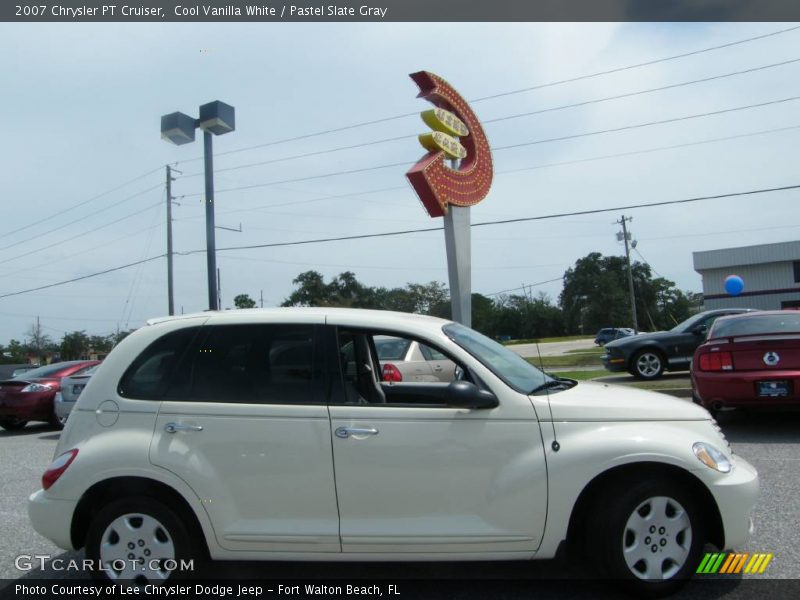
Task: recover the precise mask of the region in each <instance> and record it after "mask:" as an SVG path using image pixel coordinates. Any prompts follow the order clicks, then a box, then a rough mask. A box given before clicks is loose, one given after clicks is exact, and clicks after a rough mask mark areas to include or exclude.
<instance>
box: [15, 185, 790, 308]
mask: <svg viewBox="0 0 800 600" xmlns="http://www.w3.org/2000/svg"><path fill="white" fill-rule="evenodd" d="M795 189H800V184H798V185H789V186H782V187H774V188H762V189H757V190H748V191H745V192H730V193H727V194H717V195H713V196H697V197H694V198H684V199H681V200H664V201H662V202H650V203H642V204H628V205H625V206H614V207H609V208H594V209H588V210H581V211H574V212H567V213H555V214H550V215H540V216H536V217H518V218H514V219H501V220H494V221H483V222H479V223H472V225H471V227H483V226H487V225H504V224H509V223H524V222H527V221H543V220H547V219H560V218H563V217H574V216H582V215H594V214H601V213H607V212H617V211H620V210H631V209H634V208H652V207H655V206H670V205H676V204H688V203H693V202H703V201H707V200H719V199H722V198H735V197H739V196H751V195H754V194H765V193H770V192H781V191H787V190H795ZM442 229H443V228H442V227H423V228H419V229H406V230H402V231H387V232H382V233H369V234H361V235H349V236H339V237H331V238H319V239H313V240H297V241H293V242H273V243H269V244H251V245H247V246H228V247H225V248H217V251H219V252H222V251H226V250H252V249H255V248H276V247H283V246H303V245H307V244H319V243H323V242H342V241H349V240H361V239H370V238H380V237H390V236H399V235H408V234H411V233H427V232H430V231H442ZM202 252H205V249H202V250H187V251H184V252H179V253H178V254H182V255H189V254H198V253H202ZM0 297H2V296H0Z"/></svg>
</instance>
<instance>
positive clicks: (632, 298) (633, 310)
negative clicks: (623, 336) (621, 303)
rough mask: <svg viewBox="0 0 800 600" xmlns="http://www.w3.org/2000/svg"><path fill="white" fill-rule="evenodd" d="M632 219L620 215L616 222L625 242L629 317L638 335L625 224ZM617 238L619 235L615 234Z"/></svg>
mask: <svg viewBox="0 0 800 600" xmlns="http://www.w3.org/2000/svg"><path fill="white" fill-rule="evenodd" d="M632 220H633V217H626V216H625V215H622V218H621V219H620V220H619V221H617V223H618V224H619V225H622V239H623V241H624V242H625V260H626V262H627V263H628V293H629V294H630V297H631V317H632V318H633V330H634V332H636V333H639V322H638V321H637V320H636V294H635V293H634V291H633V271H632V270H631V251H630V248H629V247H628V240H629V239H630V238H629V234H628V228H627V227H626V222H628V221H632ZM617 237H618V238H619V234H617Z"/></svg>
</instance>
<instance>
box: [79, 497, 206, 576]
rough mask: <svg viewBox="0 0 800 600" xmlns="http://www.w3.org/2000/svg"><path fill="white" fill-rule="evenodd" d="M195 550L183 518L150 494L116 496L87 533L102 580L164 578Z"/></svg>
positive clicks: (91, 555) (95, 570) (88, 550)
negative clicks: (120, 497)
mask: <svg viewBox="0 0 800 600" xmlns="http://www.w3.org/2000/svg"><path fill="white" fill-rule="evenodd" d="M194 556H195V553H194V552H193V550H192V543H191V537H190V535H189V531H188V528H187V527H186V525H185V524H184V522H183V521H182V520H181V518H180V517H178V515H177V514H176V513H175V512H174V511H173V510H172V509H171V508H169V507H167V506H166V505H165V504H162V503H161V502H159V501H157V500H154V499H153V498H149V497H147V496H140V497H133V498H126V499H120V500H115V501H113V502H111V503H110V504H108V505H107V506H106V507H105V508H103V509H102V510H101V511H100V512H99V513H97V515H96V516H95V518H94V519H93V520H92V523H91V525H90V526H89V531H88V534H87V536H86V557H87V558H89V559H91V560H92V565H93V571H92V575H93V576H94V577H95V578H97V579H101V580H111V581H132V582H134V583H137V584H140V585H145V584H148V583H158V582H162V581H165V580H166V579H169V578H170V577H171V576H173V573H174V572H175V569H176V567H178V566H179V565H180V563H181V561H187V560H192V559H193V558H194Z"/></svg>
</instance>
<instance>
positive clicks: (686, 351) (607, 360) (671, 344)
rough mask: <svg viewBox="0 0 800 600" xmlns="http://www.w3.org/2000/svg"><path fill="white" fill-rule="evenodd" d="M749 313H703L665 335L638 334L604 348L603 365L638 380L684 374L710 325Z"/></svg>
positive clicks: (734, 310) (728, 310) (739, 310)
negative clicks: (725, 318) (670, 374)
mask: <svg viewBox="0 0 800 600" xmlns="http://www.w3.org/2000/svg"><path fill="white" fill-rule="evenodd" d="M745 312H753V309H750V308H723V309H718V310H707V311H705V312H701V313H698V314H696V315H694V316H692V317H689V318H688V319H686V320H685V321H683V322H682V323H678V324H677V325H676V326H675V327H673V328H672V329H670V330H669V331H658V332H656V333H641V334H639V335H637V336H633V337H627V338H623V339H621V340H614V341H613V342H609V343H607V344H606V346H605V348H606V353H605V354H604V355H603V356H602V360H603V365H604V366H605V368H606V369H608V370H609V371H628V372H629V373H630V374H631V375H633V376H634V377H637V378H638V379H658V378H659V377H661V375H662V374H663V373H664V371H686V370H688V369H689V364H690V363H691V361H692V355H693V354H694V351H695V349H696V348H697V346H699V345H700V344H702V343H703V340H705V339H706V333H707V332H708V329H709V327H710V326H711V324H712V323H713V322H714V321H715V320H716V319H718V318H719V317H723V316H726V315H735V314H741V313H745Z"/></svg>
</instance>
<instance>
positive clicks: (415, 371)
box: [374, 335, 456, 383]
mask: <svg viewBox="0 0 800 600" xmlns="http://www.w3.org/2000/svg"><path fill="white" fill-rule="evenodd" d="M374 340H375V349H376V350H377V351H378V360H379V361H380V363H381V369H382V370H383V379H384V380H385V381H428V382H436V381H443V382H445V383H449V382H451V381H453V380H455V379H456V375H455V370H456V365H455V363H454V362H453V361H452V360H450V359H449V358H447V357H446V356H445V355H444V354H442V353H441V352H439V351H438V350H435V349H434V348H431V347H430V346H426V345H425V344H420V343H419V342H418V341H416V340H410V339H407V338H399V337H393V336H389V335H379V336H375V338H374Z"/></svg>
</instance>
